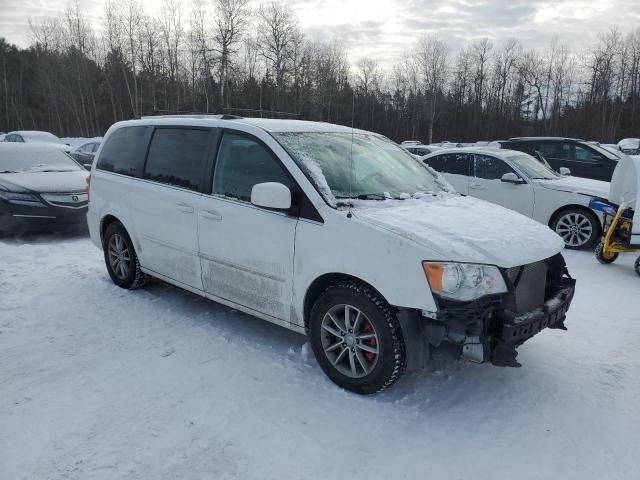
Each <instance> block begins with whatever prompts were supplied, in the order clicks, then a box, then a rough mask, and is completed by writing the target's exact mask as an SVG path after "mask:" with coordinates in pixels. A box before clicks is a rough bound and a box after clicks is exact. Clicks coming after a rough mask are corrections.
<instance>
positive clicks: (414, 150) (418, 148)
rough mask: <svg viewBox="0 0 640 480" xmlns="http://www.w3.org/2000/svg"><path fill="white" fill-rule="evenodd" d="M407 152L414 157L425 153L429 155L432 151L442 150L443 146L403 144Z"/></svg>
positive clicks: (422, 155)
mask: <svg viewBox="0 0 640 480" xmlns="http://www.w3.org/2000/svg"><path fill="white" fill-rule="evenodd" d="M401 147H402V148H404V149H405V150H406V151H407V152H409V153H410V154H411V155H413V156H414V157H424V156H425V155H429V154H430V153H433V152H436V151H438V150H442V147H437V146H435V145H422V144H418V145H401Z"/></svg>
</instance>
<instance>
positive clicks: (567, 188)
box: [536, 176, 609, 198]
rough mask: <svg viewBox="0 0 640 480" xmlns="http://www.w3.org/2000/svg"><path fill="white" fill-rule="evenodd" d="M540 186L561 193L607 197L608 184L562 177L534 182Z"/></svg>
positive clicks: (580, 178)
mask: <svg viewBox="0 0 640 480" xmlns="http://www.w3.org/2000/svg"><path fill="white" fill-rule="evenodd" d="M536 182H538V183H539V184H540V185H542V186H543V187H545V188H550V189H551V190H559V191H561V192H571V193H582V194H583V195H591V196H594V197H601V198H608V197H609V182H603V181H602V180H593V179H591V178H582V177H573V176H568V177H562V178H559V179H557V180H536Z"/></svg>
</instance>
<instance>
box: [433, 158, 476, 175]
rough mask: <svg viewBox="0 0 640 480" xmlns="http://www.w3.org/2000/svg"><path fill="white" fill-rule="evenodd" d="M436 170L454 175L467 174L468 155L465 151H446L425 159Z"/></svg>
mask: <svg viewBox="0 0 640 480" xmlns="http://www.w3.org/2000/svg"><path fill="white" fill-rule="evenodd" d="M427 163H428V165H429V166H430V167H431V168H433V169H434V170H435V171H436V172H440V173H452V174H454V175H466V176H468V175H469V155H467V154H466V153H448V154H445V155H438V156H437V157H433V158H430V159H428V160H427Z"/></svg>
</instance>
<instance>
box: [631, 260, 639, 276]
mask: <svg viewBox="0 0 640 480" xmlns="http://www.w3.org/2000/svg"><path fill="white" fill-rule="evenodd" d="M633 268H634V270H635V271H636V273H637V274H638V275H640V257H638V258H636V263H635V264H634V265H633Z"/></svg>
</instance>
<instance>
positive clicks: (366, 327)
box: [362, 322, 378, 362]
mask: <svg viewBox="0 0 640 480" xmlns="http://www.w3.org/2000/svg"><path fill="white" fill-rule="evenodd" d="M362 331H363V332H366V333H372V332H373V328H372V327H371V323H369V322H367V323H366V324H365V325H364V327H362ZM364 343H365V344H366V345H369V346H370V347H371V348H376V346H377V345H378V342H376V338H375V337H373V338H370V339H368V340H365V341H364ZM364 358H366V359H367V362H372V361H373V359H374V358H376V354H375V353H372V352H364Z"/></svg>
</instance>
